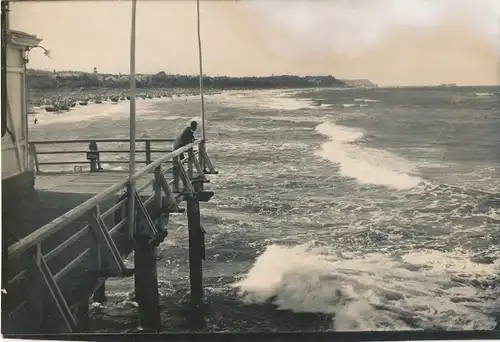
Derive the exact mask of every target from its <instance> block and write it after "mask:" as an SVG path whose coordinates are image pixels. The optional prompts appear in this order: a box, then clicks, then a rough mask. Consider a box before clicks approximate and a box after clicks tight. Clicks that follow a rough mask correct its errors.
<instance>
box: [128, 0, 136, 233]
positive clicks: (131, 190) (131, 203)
mask: <svg viewBox="0 0 500 342" xmlns="http://www.w3.org/2000/svg"><path fill="white" fill-rule="evenodd" d="M136 8H137V2H136V0H132V25H131V33H130V157H129V166H128V169H129V186H128V214H127V217H128V220H127V223H128V231H129V234H130V235H129V236H130V237H132V236H133V234H134V226H135V197H134V195H135V180H134V179H133V178H132V177H133V175H134V173H135V98H136V94H135V21H136V18H135V17H136Z"/></svg>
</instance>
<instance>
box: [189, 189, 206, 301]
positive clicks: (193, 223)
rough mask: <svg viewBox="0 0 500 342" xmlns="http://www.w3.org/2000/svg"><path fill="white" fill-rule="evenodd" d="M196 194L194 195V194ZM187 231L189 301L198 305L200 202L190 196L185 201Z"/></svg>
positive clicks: (200, 294)
mask: <svg viewBox="0 0 500 342" xmlns="http://www.w3.org/2000/svg"><path fill="white" fill-rule="evenodd" d="M195 196H196V195H195ZM186 202H187V203H186V207H187V216H188V231H189V282H190V290H191V303H192V304H193V305H195V306H198V305H200V304H201V303H202V300H203V268H202V262H201V261H202V259H203V258H204V251H203V245H204V243H203V241H204V234H203V231H202V228H201V224H200V202H199V200H198V198H195V197H190V198H188V199H187V201H186Z"/></svg>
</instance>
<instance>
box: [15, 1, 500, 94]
mask: <svg viewBox="0 0 500 342" xmlns="http://www.w3.org/2000/svg"><path fill="white" fill-rule="evenodd" d="M201 12H202V13H201V21H202V39H203V54H204V55H203V59H204V61H203V63H204V69H205V73H206V74H209V75H217V74H218V75H229V76H241V75H256V76H261V75H270V74H299V75H310V74H313V75H325V74H331V75H333V76H336V77H338V78H368V79H370V80H372V81H373V82H375V83H378V84H381V85H396V84H399V85H407V84H439V83H458V84H498V80H499V79H500V73H499V70H500V68H499V53H498V52H499V51H500V48H499V46H500V34H499V30H500V0H302V1H299V0H296V1H294V0H286V1H284V0H282V1H278V0H276V1H275V0H240V1H223V0H219V1H202V2H201ZM130 18H131V2H129V1H113V2H107V1H88V2H87V1H78V2H77V1H57V2H54V1H51V2H40V1H37V2H21V3H14V4H12V5H11V27H12V29H17V30H21V31H25V32H29V33H33V34H36V35H37V36H39V37H40V38H43V42H42V45H43V46H44V47H46V48H47V49H49V50H51V52H52V56H53V59H47V58H45V57H44V56H43V53H42V52H41V51H36V50H34V51H33V52H32V53H31V56H30V57H31V58H30V65H29V66H30V67H32V68H41V69H56V70H84V71H91V70H92V69H93V67H97V68H98V70H99V71H101V72H112V73H118V72H122V73H128V71H129V50H130ZM197 70H198V52H197V37H196V2H195V1H190V0H183V1H160V0H156V1H143V0H140V1H138V4H137V71H138V72H144V73H156V72H159V71H165V72H167V73H182V74H185V73H188V74H195V73H197Z"/></svg>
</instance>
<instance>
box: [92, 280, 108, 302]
mask: <svg viewBox="0 0 500 342" xmlns="http://www.w3.org/2000/svg"><path fill="white" fill-rule="evenodd" d="M92 299H93V300H94V302H97V303H104V302H105V301H106V283H105V282H103V283H102V285H101V286H99V288H98V289H97V291H96V292H94V295H93V297H92Z"/></svg>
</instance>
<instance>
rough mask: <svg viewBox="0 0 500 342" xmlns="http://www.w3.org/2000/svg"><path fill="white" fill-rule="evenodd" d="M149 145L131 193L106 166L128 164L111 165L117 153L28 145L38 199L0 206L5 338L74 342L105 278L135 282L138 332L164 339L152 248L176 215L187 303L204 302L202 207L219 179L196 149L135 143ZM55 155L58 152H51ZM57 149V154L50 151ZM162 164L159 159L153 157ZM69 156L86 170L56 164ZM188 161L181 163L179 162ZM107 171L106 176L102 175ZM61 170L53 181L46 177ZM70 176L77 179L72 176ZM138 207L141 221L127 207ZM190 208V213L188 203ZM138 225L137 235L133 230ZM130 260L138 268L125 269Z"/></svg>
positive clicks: (84, 146)
mask: <svg viewBox="0 0 500 342" xmlns="http://www.w3.org/2000/svg"><path fill="white" fill-rule="evenodd" d="M137 141H138V143H144V149H138V150H137V151H136V153H137V154H138V155H140V154H142V153H144V159H142V160H141V159H140V158H139V162H142V163H144V164H145V166H144V167H143V168H142V169H139V170H138V171H137V172H135V174H134V176H133V178H132V181H134V182H135V184H136V188H135V191H131V189H130V187H129V179H128V175H127V173H126V172H124V171H122V172H119V171H111V170H107V169H106V167H105V165H110V164H117V163H122V164H127V163H128V160H123V158H122V159H121V160H116V158H115V159H106V155H107V154H114V155H116V154H121V153H125V152H126V153H128V150H121V149H118V148H116V147H115V148H111V149H98V148H97V149H96V148H93V147H92V146H90V145H91V144H90V143H91V141H90V140H60V141H31V142H30V155H31V159H32V162H33V168H34V169H36V171H37V176H36V181H35V188H34V191H33V192H32V193H31V194H29V195H26V196H22V197H20V198H18V199H16V200H13V199H12V198H3V208H2V218H3V228H4V230H6V234H5V233H4V237H5V236H7V237H8V240H9V242H8V243H9V245H8V249H7V254H6V255H4V257H6V258H7V266H8V268H7V270H6V272H5V271H4V278H3V280H2V288H3V289H4V291H2V325H3V331H2V332H3V333H7V334H16V335H17V334H30V333H31V334H33V333H73V332H85V331H87V330H88V325H87V324H88V309H89V302H90V300H91V297H92V296H93V297H94V300H96V301H103V300H105V298H104V286H105V280H106V278H108V277H131V276H133V275H135V296H136V301H137V302H138V304H139V312H140V315H141V325H142V327H143V328H145V329H150V330H155V331H159V330H160V329H161V324H160V312H159V294H158V279H157V269H156V261H157V258H156V247H157V246H158V245H159V244H160V243H161V242H162V241H164V240H165V239H166V238H167V235H168V230H167V224H168V221H169V217H170V215H171V214H173V215H175V214H177V213H183V212H185V211H186V209H187V216H188V234H189V267H190V277H191V279H190V288H191V301H192V303H193V304H194V305H198V304H199V303H200V302H201V301H202V299H203V282H202V278H203V272H202V260H204V257H205V251H204V248H205V247H204V246H205V239H204V233H205V232H204V230H203V227H202V226H201V222H200V202H206V201H209V200H210V199H211V197H212V196H213V195H214V193H213V192H212V191H206V190H205V189H204V184H205V183H208V182H209V180H208V179H207V177H206V175H207V174H215V173H216V171H215V169H214V167H213V165H212V162H211V160H210V158H209V156H208V154H207V152H206V149H205V142H204V141H203V140H197V141H195V142H193V143H192V144H189V145H187V146H184V147H182V148H180V149H178V150H175V151H170V150H168V149H166V148H163V149H156V150H155V149H153V148H152V145H153V144H156V143H168V142H172V141H173V140H172V139H137ZM128 142H129V141H128V140H127V139H97V140H94V143H96V144H97V143H98V144H100V145H101V146H102V145H103V144H107V143H110V144H113V143H115V145H116V143H128ZM49 147H52V149H49ZM54 147H55V148H54ZM155 154H156V155H159V156H158V158H156V159H154V157H152V156H153V155H155ZM64 155H70V156H72V158H73V159H75V156H76V155H81V160H80V159H79V160H76V161H73V160H61V159H58V160H55V159H54V158H53V157H51V156H64ZM183 155H186V158H184V159H182V156H183ZM99 165H101V167H102V169H100V168H99ZM47 166H50V167H61V170H62V168H63V167H64V168H66V170H63V171H60V172H55V171H54V169H52V170H48V169H47V170H45V171H44V168H45V167H47ZM68 166H69V167H71V166H73V169H67V167H68ZM131 201H135V202H134V203H135V216H134V217H127V210H126V209H127V205H128V204H129V203H131ZM184 202H185V203H186V208H184V207H183V204H182V203H184ZM130 219H132V220H134V225H133V227H134V229H133V231H130V230H129V228H128V227H129V225H128V224H127V223H128V221H129V220H130ZM132 252H134V265H133V267H129V266H127V265H126V263H125V262H124V259H125V258H126V257H127V256H128V255H130V254H131V253H132Z"/></svg>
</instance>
